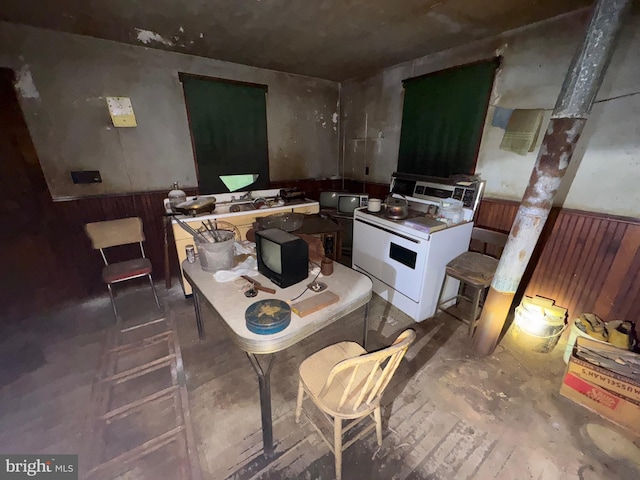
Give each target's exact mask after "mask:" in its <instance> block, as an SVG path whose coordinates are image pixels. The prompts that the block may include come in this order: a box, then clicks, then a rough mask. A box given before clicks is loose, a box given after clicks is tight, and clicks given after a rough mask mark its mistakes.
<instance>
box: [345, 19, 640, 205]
mask: <svg viewBox="0 0 640 480" xmlns="http://www.w3.org/2000/svg"><path fill="white" fill-rule="evenodd" d="M588 17H589V12H588V11H584V10H582V11H578V12H574V13H572V14H567V15H564V16H561V17H556V18H555V19H552V20H549V21H545V22H541V23H538V24H535V25H531V26H529V27H526V28H522V29H519V30H515V31H511V32H507V33H505V34H502V35H500V36H497V37H493V38H490V39H488V40H484V41H481V42H476V43H472V44H469V45H466V46H464V47H460V48H455V49H452V50H447V51H443V52H440V53H437V54H433V55H428V56H425V57H422V58H418V59H416V60H414V61H411V62H406V63H402V64H398V65H395V66H393V67H390V68H387V69H384V70H382V71H380V72H378V73H377V74H375V75H373V76H370V77H368V78H361V79H353V80H350V81H348V82H344V83H343V84H342V86H341V105H342V116H343V117H342V126H343V129H344V138H343V139H342V141H343V144H344V155H343V158H342V159H341V168H343V171H344V175H345V176H347V177H352V178H356V179H359V180H362V181H363V182H381V183H388V182H389V179H390V175H391V173H392V172H393V171H394V170H395V169H396V167H397V160H398V147H399V142H400V127H401V121H402V102H403V89H402V80H404V79H407V78H411V77H415V76H419V75H424V74H427V73H430V72H435V71H438V70H442V69H445V68H450V67H454V66H457V65H464V64H466V63H470V62H474V61H478V60H482V59H487V58H491V57H492V56H494V55H502V64H501V67H500V69H499V70H498V72H497V74H496V79H495V82H494V88H493V92H492V96H491V100H490V107H489V111H488V114H487V118H486V121H485V127H484V132H483V136H482V141H481V145H480V152H479V156H478V162H477V166H476V173H479V174H480V175H481V176H482V178H484V179H485V180H487V189H486V194H485V195H486V196H488V197H492V198H501V199H510V200H520V199H521V197H522V194H523V193H524V190H525V187H526V185H527V183H528V181H529V176H530V174H531V170H532V168H533V165H534V163H535V159H536V157H537V154H538V152H537V150H538V148H536V151H535V152H532V153H529V154H527V155H524V156H522V155H518V154H516V153H511V152H507V151H504V150H500V149H499V145H500V142H501V140H502V136H503V134H504V130H503V129H501V128H498V127H493V126H491V119H492V118H493V113H494V111H495V107H497V106H498V107H503V108H510V109H515V108H542V109H545V110H546V111H545V114H546V115H545V119H544V122H543V128H544V127H545V126H546V123H547V121H548V119H549V117H550V115H551V110H552V109H553V106H554V104H555V101H556V99H557V97H558V94H559V92H560V87H561V85H562V81H563V80H564V77H565V75H566V72H567V69H568V67H569V64H570V61H571V59H572V57H573V54H574V52H575V50H576V48H577V47H578V45H579V43H580V41H581V39H582V38H583V35H584V32H585V29H586V23H587V21H588ZM638 51H640V17H639V16H637V15H636V16H633V17H631V18H630V19H629V20H628V21H627V22H626V25H625V27H624V29H623V32H622V35H621V38H620V41H619V43H618V46H617V48H616V51H615V53H614V56H613V58H612V61H611V64H610V66H609V69H608V71H607V75H606V78H605V80H604V83H603V85H602V87H601V89H600V91H599V94H598V98H597V103H596V104H595V105H594V107H593V110H592V113H591V115H590V117H589V120H588V122H587V126H586V128H585V131H584V133H583V136H582V138H581V139H580V142H579V144H578V146H577V150H576V153H575V154H574V157H573V160H572V163H571V165H570V167H569V170H568V171H567V174H566V175H565V178H564V180H563V184H562V186H561V188H560V191H559V192H558V195H557V196H556V203H557V204H559V205H563V206H564V207H566V208H574V209H580V210H587V211H594V212H604V213H610V214H617V215H625V216H633V217H638V216H640V207H638V205H640V189H638V188H637V184H638V178H639V177H638V172H640V122H638V118H640V80H639V79H640V62H638ZM365 140H366V141H365ZM541 140H542V136H540V139H539V141H538V147H539V144H540V142H541ZM365 167H369V174H368V175H366V174H365Z"/></svg>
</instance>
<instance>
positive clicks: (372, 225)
mask: <svg viewBox="0 0 640 480" xmlns="http://www.w3.org/2000/svg"><path fill="white" fill-rule="evenodd" d="M355 221H356V222H361V223H364V224H365V225H369V226H370V227H373V228H377V229H378V230H382V231H385V232H387V233H390V234H391V235H395V236H396V237H400V238H404V239H405V240H409V241H410V242H413V243H417V244H420V243H421V242H420V240H418V239H416V238H411V237H407V236H406V235H402V234H401V233H398V232H394V231H393V230H391V229H389V228H385V227H381V226H380V225H376V224H374V223H371V222H367V221H366V220H362V219H361V218H356V219H355Z"/></svg>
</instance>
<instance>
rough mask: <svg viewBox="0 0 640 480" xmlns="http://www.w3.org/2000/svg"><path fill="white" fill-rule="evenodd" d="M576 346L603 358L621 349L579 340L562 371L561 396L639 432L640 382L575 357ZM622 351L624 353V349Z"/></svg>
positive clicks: (582, 339) (613, 354) (611, 356)
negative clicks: (563, 373)
mask: <svg viewBox="0 0 640 480" xmlns="http://www.w3.org/2000/svg"><path fill="white" fill-rule="evenodd" d="M578 345H581V346H586V347H588V348H589V349H591V350H593V351H597V352H598V354H599V355H602V356H603V358H604V359H606V358H613V359H615V358H616V353H619V352H620V350H619V349H617V348H616V347H613V346H610V345H603V344H601V343H600V342H595V341H593V340H591V339H588V338H582V337H579V338H578V339H577V342H576V346H575V347H574V349H573V353H572V355H571V358H570V359H569V363H568V364H567V369H566V372H565V376H564V380H563V383H562V387H561V388H560V394H561V395H562V396H564V397H566V398H568V399H570V400H572V401H574V402H576V403H579V404H580V405H583V406H584V407H586V408H588V409H589V410H592V411H594V412H596V413H598V414H599V415H602V416H603V417H605V418H607V419H609V420H611V421H612V422H614V423H617V424H618V425H620V426H622V427H625V428H628V429H630V430H632V431H633V432H635V433H640V379H638V378H631V377H628V376H625V375H621V374H619V373H615V372H613V371H611V370H609V369H607V368H605V367H603V366H600V365H594V364H592V363H590V362H588V361H587V360H585V359H581V358H578V357H577V354H578ZM623 352H624V350H623Z"/></svg>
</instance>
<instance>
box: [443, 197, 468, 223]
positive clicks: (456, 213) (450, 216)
mask: <svg viewBox="0 0 640 480" xmlns="http://www.w3.org/2000/svg"><path fill="white" fill-rule="evenodd" d="M463 205H464V204H463V203H462V202H461V201H460V200H456V199H455V198H449V199H447V200H442V201H441V205H440V212H439V215H440V217H442V219H443V221H444V222H445V223H446V224H447V225H456V224H458V223H460V222H462V220H464V215H463V212H462V207H463Z"/></svg>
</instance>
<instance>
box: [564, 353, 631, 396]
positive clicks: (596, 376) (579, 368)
mask: <svg viewBox="0 0 640 480" xmlns="http://www.w3.org/2000/svg"><path fill="white" fill-rule="evenodd" d="M567 373H570V374H572V375H574V376H576V377H578V378H581V379H582V380H585V381H587V382H589V383H591V384H593V385H596V386H598V387H602V388H604V389H606V390H609V391H610V392H611V393H614V394H616V395H619V396H622V397H625V398H628V399H629V400H631V401H634V402H638V403H640V383H639V382H636V381H634V380H633V379H630V378H628V377H625V376H623V375H619V374H617V373H614V372H612V371H610V370H607V369H606V368H603V367H600V366H598V365H593V364H591V363H589V362H587V361H586V360H582V359H580V358H576V357H574V356H572V357H571V359H570V360H569V364H568V365H567Z"/></svg>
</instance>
